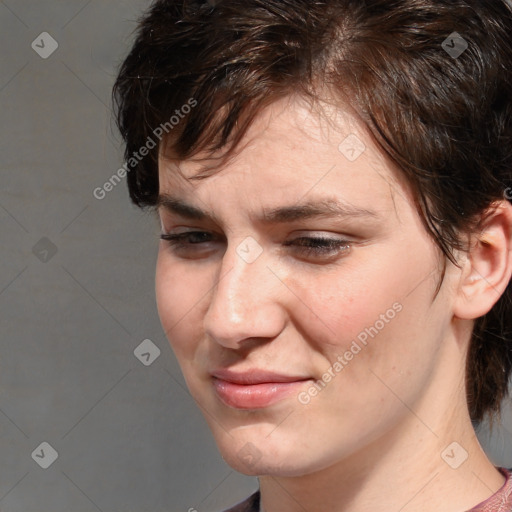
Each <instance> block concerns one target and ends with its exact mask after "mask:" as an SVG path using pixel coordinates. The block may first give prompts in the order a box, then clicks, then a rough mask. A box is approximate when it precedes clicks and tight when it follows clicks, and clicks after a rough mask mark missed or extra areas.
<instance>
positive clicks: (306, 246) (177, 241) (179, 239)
mask: <svg viewBox="0 0 512 512" xmlns="http://www.w3.org/2000/svg"><path fill="white" fill-rule="evenodd" d="M197 235H203V237H204V235H207V236H211V234H210V233H207V232H205V231H189V232H187V233H178V234H169V233H164V234H161V235H160V238H161V239H162V240H165V241H166V242H167V243H169V245H171V246H172V247H173V248H175V250H179V249H186V248H189V247H190V246H192V245H199V244H201V242H190V237H191V236H197ZM187 240H188V242H184V241H187ZM210 241H211V240H203V242H210ZM298 241H302V242H303V244H302V245H301V244H298V245H296V242H298ZM304 242H305V243H304ZM351 244H352V242H350V241H348V240H342V239H340V240H338V239H334V238H323V237H299V238H295V239H294V240H291V241H288V242H285V243H284V244H283V245H285V246H287V247H288V246H292V245H295V246H296V247H298V252H299V253H301V254H303V255H306V256H332V255H334V254H337V253H339V252H344V251H346V250H348V249H350V246H351Z"/></svg>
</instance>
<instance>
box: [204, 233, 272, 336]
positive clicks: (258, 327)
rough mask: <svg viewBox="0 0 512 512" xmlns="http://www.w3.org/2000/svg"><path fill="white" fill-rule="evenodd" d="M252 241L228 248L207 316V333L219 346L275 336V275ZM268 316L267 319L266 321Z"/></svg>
mask: <svg viewBox="0 0 512 512" xmlns="http://www.w3.org/2000/svg"><path fill="white" fill-rule="evenodd" d="M251 243H252V242H251V241H249V242H244V241H243V242H241V243H239V244H238V245H235V247H229V246H228V248H227V250H226V252H225V253H224V259H223V262H222V265H221V268H220V273H219V277H218V279H219V280H218V282H217V284H216V286H215V288H214V289H213V291H212V295H211V299H210V304H209V307H208V310H207V313H206V316H205V319H204V321H205V330H206V332H207V333H208V334H209V335H210V336H211V337H213V338H214V339H216V340H217V341H218V342H220V343H224V344H233V343H237V342H238V341H240V340H243V339H244V338H249V337H260V336H267V335H272V334H271V332H272V329H273V327H272V325H271V322H272V320H271V318H270V316H269V315H268V311H267V309H268V308H269V307H271V302H272V298H271V296H270V295H271V294H272V289H273V288H274V287H273V286H272V283H271V279H272V277H273V276H272V273H271V272H270V271H269V269H268V268H266V264H265V258H264V257H263V255H262V252H261V251H257V252H259V253H260V254H257V252H255V250H256V249H257V247H255V246H254V244H253V245H252V246H251V245H247V244H251ZM264 317H265V318H264Z"/></svg>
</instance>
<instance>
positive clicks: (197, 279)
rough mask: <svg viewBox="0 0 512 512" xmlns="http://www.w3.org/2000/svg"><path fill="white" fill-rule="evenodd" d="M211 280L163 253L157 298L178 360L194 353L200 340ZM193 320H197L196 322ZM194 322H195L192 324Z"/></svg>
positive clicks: (159, 257)
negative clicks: (197, 340) (195, 341)
mask: <svg viewBox="0 0 512 512" xmlns="http://www.w3.org/2000/svg"><path fill="white" fill-rule="evenodd" d="M208 283H209V278H207V277H202V275H201V271H200V270H198V269H194V268H191V266H190V265H187V266H184V265H180V264H179V263H178V262H176V260H172V261H171V259H170V258H169V257H168V256H167V255H166V254H165V249H161V250H160V252H159V254H158V260H157V264H156V273H155V294H156V303H157V309H158V315H159V317H160V322H161V324H162V327H163V329H164V331H165V334H166V336H167V338H168V340H169V342H170V344H171V346H172V348H173V350H174V352H175V353H176V355H177V356H178V357H180V356H182V355H185V354H186V353H190V352H191V351H193V350H194V348H195V347H194V340H196V339H199V337H200V326H201V325H202V324H201V322H199V321H196V319H197V318H198V315H201V314H202V308H205V307H206V302H205V301H204V300H202V299H203V298H204V297H205V295H206V294H207V290H208ZM192 319H193V320H192ZM191 320H192V321H191Z"/></svg>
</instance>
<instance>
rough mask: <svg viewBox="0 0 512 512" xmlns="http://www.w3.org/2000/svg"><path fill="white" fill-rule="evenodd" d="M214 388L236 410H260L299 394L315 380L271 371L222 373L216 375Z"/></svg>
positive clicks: (229, 371) (252, 370)
mask: <svg viewBox="0 0 512 512" xmlns="http://www.w3.org/2000/svg"><path fill="white" fill-rule="evenodd" d="M211 375H212V377H213V387H214V389H215V391H216V393H217V395H218V397H219V398H220V399H221V400H222V402H224V403H225V404H226V405H228V406H229V407H233V408H235V409H259V408H263V407H268V406H269V405H272V404H274V403H276V402H279V401H280V400H283V399H284V398H286V397H287V396H289V395H290V394H291V393H298V392H299V390H300V388H301V387H303V385H304V382H307V381H309V380H311V377H305V376H299V375H295V376H293V375H283V374H279V373H275V372H270V371H267V370H259V369H251V370H247V371H245V372H233V371H231V370H226V369H222V370H218V371H214V372H212V374H211Z"/></svg>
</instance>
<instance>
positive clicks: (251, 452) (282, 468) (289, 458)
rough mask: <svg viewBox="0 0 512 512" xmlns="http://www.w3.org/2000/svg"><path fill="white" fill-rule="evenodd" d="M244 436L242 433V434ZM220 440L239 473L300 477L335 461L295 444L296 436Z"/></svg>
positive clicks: (226, 458) (223, 453)
mask: <svg viewBox="0 0 512 512" xmlns="http://www.w3.org/2000/svg"><path fill="white" fill-rule="evenodd" d="M238 434H240V432H238ZM221 437H222V438H221V439H216V441H217V447H218V449H219V451H220V453H221V456H222V458H223V459H224V461H225V462H226V463H227V464H228V465H229V466H231V467H232V468H233V469H235V470H236V471H238V472H239V473H243V474H245V475H248V476H264V475H268V476H281V477H297V476H303V475H305V474H309V473H314V472H315V471H320V470H321V469H324V468H326V467H328V466H330V465H331V464H333V463H334V461H331V460H328V459H329V457H328V456H326V457H325V460H324V459H319V458H318V453H317V452H316V451H315V450H313V451H315V453H316V455H315V454H308V453H306V452H305V451H304V448H305V447H304V446H303V445H302V444H301V443H300V442H297V443H294V442H293V441H292V437H293V436H287V441H288V442H286V441H285V440H284V438H276V439H275V440H274V442H272V441H271V440H269V438H268V437H267V435H264V436H255V435H247V436H241V435H233V436H229V435H226V433H225V432H224V433H223V434H222V435H221Z"/></svg>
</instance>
